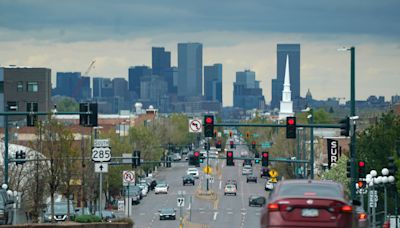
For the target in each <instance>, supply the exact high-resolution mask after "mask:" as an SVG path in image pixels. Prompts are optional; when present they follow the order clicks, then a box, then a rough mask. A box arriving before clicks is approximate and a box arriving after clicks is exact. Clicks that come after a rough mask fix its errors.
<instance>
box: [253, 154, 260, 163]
mask: <svg viewBox="0 0 400 228" xmlns="http://www.w3.org/2000/svg"><path fill="white" fill-rule="evenodd" d="M254 158H255V161H254V163H256V164H258V163H260V153H258V152H256V153H255V154H254Z"/></svg>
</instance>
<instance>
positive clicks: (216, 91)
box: [204, 63, 222, 104]
mask: <svg viewBox="0 0 400 228" xmlns="http://www.w3.org/2000/svg"><path fill="white" fill-rule="evenodd" d="M204 96H205V97H206V100H209V101H215V100H217V101H219V102H220V103H221V104H222V64H219V63H218V64H214V65H212V66H204Z"/></svg>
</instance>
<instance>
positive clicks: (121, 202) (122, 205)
mask: <svg viewBox="0 0 400 228" xmlns="http://www.w3.org/2000/svg"><path fill="white" fill-rule="evenodd" d="M124 210H125V201H124V200H118V211H120V212H124Z"/></svg>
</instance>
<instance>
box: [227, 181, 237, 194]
mask: <svg viewBox="0 0 400 228" xmlns="http://www.w3.org/2000/svg"><path fill="white" fill-rule="evenodd" d="M236 192H237V189H236V186H235V185H233V184H227V185H225V188H224V195H232V194H233V195H235V196H236Z"/></svg>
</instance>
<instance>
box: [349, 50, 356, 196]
mask: <svg viewBox="0 0 400 228" xmlns="http://www.w3.org/2000/svg"><path fill="white" fill-rule="evenodd" d="M350 53H351V57H350V58H351V64H350V65H351V66H350V116H356V95H355V94H356V92H355V90H356V87H355V48H354V47H350ZM351 126H352V128H351V129H352V130H351V136H350V137H351V139H350V158H351V159H353V161H355V159H356V132H355V131H356V128H355V125H354V124H351ZM350 186H351V198H352V199H353V200H354V199H356V197H357V196H356V167H355V164H354V162H353V163H352V165H351V181H350Z"/></svg>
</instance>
